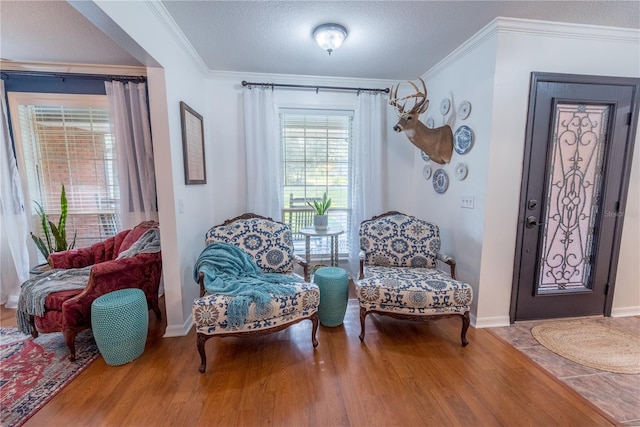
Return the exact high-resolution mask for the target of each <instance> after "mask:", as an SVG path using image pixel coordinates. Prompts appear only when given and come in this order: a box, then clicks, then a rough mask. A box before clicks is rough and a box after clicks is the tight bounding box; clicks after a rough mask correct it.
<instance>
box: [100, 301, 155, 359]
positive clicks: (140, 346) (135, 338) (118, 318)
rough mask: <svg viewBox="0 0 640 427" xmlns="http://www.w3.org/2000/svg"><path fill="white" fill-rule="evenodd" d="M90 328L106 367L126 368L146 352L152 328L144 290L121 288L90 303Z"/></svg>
mask: <svg viewBox="0 0 640 427" xmlns="http://www.w3.org/2000/svg"><path fill="white" fill-rule="evenodd" d="M91 329H92V330H93V336H94V338H95V340H96V344H98V349H99V350H100V353H101V354H102V357H104V360H105V362H107V365H112V366H117V365H124V364H125V363H129V362H131V361H133V360H134V359H136V358H137V357H138V356H140V355H141V354H142V353H143V352H144V346H145V344H146V342H147V331H148V329H149V313H148V307H147V298H146V297H145V295H144V292H143V291H142V290H141V289H121V290H119V291H114V292H109V293H108V294H104V295H102V296H99V297H98V298H96V299H95V300H94V301H93V303H92V304H91Z"/></svg>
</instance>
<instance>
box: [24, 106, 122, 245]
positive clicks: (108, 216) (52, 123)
mask: <svg viewBox="0 0 640 427" xmlns="http://www.w3.org/2000/svg"><path fill="white" fill-rule="evenodd" d="M18 112H19V122H20V133H21V139H22V149H23V155H24V161H25V164H26V169H27V179H28V187H29V194H30V197H31V198H32V199H33V200H35V201H37V202H38V203H40V204H41V205H42V207H43V208H44V211H45V212H46V213H47V214H48V215H49V217H50V219H51V220H52V221H53V222H54V223H57V219H58V217H59V215H60V193H61V189H62V184H64V186H65V191H66V196H67V203H68V217H67V240H68V241H71V240H72V238H73V232H74V230H75V231H76V232H77V241H76V246H77V247H83V246H88V245H91V244H92V243H95V242H98V241H101V240H104V239H105V238H106V237H109V236H112V235H114V234H115V233H116V232H117V230H118V227H117V220H116V202H117V199H118V198H119V191H118V185H117V181H116V170H115V167H116V164H115V147H114V140H113V137H112V135H111V133H110V126H109V114H108V111H107V109H106V108H97V107H75V106H72V107H69V106H49V105H19V106H18ZM32 213H33V215H36V212H35V210H34V207H33V206H32ZM36 223H37V221H36ZM36 230H37V231H38V232H41V230H40V227H37V229H36Z"/></svg>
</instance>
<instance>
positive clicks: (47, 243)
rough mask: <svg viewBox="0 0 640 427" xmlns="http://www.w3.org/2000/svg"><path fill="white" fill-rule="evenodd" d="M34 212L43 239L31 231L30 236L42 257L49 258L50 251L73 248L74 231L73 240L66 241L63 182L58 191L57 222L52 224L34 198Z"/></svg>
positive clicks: (65, 205) (65, 195)
mask: <svg viewBox="0 0 640 427" xmlns="http://www.w3.org/2000/svg"><path fill="white" fill-rule="evenodd" d="M33 203H35V204H36V212H37V213H38V216H39V217H40V224H41V225H42V233H43V234H44V240H43V239H42V238H41V237H40V236H36V235H35V234H33V233H31V238H32V239H33V241H34V243H35V244H36V246H37V247H38V249H39V250H40V253H42V255H43V256H44V259H48V258H49V254H50V253H52V252H60V251H66V250H68V249H73V247H74V246H75V245H76V232H75V231H74V233H73V241H72V242H71V243H70V244H68V243H67V228H66V224H67V194H66V192H65V190H64V184H63V185H62V192H61V193H60V219H58V224H57V225H56V224H54V223H53V222H52V221H51V220H49V217H48V216H47V214H46V213H45V211H44V209H43V208H42V205H41V204H40V203H38V202H36V201H35V200H34V201H33Z"/></svg>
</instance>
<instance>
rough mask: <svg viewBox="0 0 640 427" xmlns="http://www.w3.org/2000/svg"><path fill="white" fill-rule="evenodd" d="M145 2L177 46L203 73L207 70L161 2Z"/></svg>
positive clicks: (148, 0)
mask: <svg viewBox="0 0 640 427" xmlns="http://www.w3.org/2000/svg"><path fill="white" fill-rule="evenodd" d="M145 4H146V5H147V7H148V8H149V10H151V12H152V13H153V14H154V15H155V16H156V18H158V21H159V22H160V23H161V24H162V26H163V27H164V28H165V29H166V30H167V32H168V33H169V35H170V36H171V38H172V39H173V40H174V41H175V42H176V43H177V44H178V47H179V48H181V49H183V50H184V52H185V53H186V54H187V56H189V57H190V58H191V59H192V60H193V62H194V63H195V64H196V66H197V67H198V68H199V69H200V70H201V71H202V72H203V73H204V74H206V73H208V72H209V67H208V66H207V64H206V63H205V62H204V61H203V60H202V58H201V57H200V55H198V52H197V51H196V49H195V48H194V47H193V45H192V44H191V42H190V41H189V39H187V37H186V36H185V35H184V33H183V32H182V30H181V29H180V27H179V26H178V24H177V23H176V21H175V20H174V19H173V17H172V16H171V15H170V14H169V12H168V11H167V9H166V8H165V7H164V5H163V4H162V2H159V1H152V0H145Z"/></svg>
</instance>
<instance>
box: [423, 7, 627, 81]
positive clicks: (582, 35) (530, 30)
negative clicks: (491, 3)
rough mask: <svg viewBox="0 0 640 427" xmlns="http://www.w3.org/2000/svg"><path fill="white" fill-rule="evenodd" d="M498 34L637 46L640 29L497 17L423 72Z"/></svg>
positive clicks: (430, 74)
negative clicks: (597, 41)
mask: <svg viewBox="0 0 640 427" xmlns="http://www.w3.org/2000/svg"><path fill="white" fill-rule="evenodd" d="M497 34H526V35H532V36H541V37H551V38H566V39H578V40H592V41H595V40H599V41H609V42H616V43H632V44H637V45H640V30H636V29H633V28H618V27H604V26H598V25H586V24H571V23H566V22H552V21H538V20H533V19H519V18H503V17H498V18H495V19H494V20H493V21H491V22H490V23H488V24H487V25H486V26H484V27H483V28H482V29H481V30H480V31H478V32H477V33H476V34H474V35H473V36H471V37H470V38H469V39H468V40H467V41H466V42H464V43H462V44H461V45H460V46H458V47H457V48H456V49H455V50H454V51H453V52H451V53H450V54H449V55H447V56H446V57H444V58H443V59H442V60H441V61H440V62H438V63H437V64H436V65H434V66H433V67H431V69H429V70H428V71H427V72H425V73H424V74H423V78H425V79H426V78H432V77H434V76H435V75H437V74H439V73H440V72H441V71H443V70H444V69H446V68H448V67H449V66H450V65H451V64H452V63H454V62H456V61H458V60H459V59H461V58H463V57H464V56H466V55H467V54H469V53H470V52H472V51H474V50H475V49H477V48H478V47H479V46H481V45H482V44H484V43H486V42H487V41H489V40H491V39H492V38H493V37H494V36H496V35H497Z"/></svg>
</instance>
